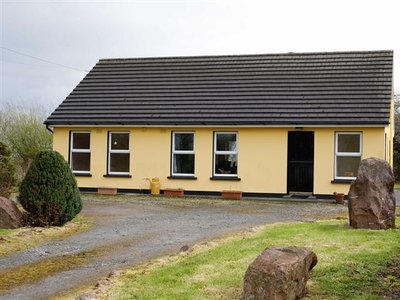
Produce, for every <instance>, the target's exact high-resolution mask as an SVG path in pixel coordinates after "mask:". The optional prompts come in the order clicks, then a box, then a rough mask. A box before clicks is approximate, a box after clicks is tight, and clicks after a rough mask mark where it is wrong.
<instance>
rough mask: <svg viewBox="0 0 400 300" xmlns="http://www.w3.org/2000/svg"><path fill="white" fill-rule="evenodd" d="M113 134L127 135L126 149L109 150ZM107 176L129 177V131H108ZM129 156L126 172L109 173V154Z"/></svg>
mask: <svg viewBox="0 0 400 300" xmlns="http://www.w3.org/2000/svg"><path fill="white" fill-rule="evenodd" d="M113 134H127V135H128V149H127V150H125V149H111V141H112V138H111V137H112V135H113ZM107 144H108V145H107V175H116V176H126V175H130V169H131V168H130V161H131V156H130V154H131V133H130V132H129V131H109V132H108V143H107ZM113 153H117V154H129V163H128V172H112V171H111V154H113Z"/></svg>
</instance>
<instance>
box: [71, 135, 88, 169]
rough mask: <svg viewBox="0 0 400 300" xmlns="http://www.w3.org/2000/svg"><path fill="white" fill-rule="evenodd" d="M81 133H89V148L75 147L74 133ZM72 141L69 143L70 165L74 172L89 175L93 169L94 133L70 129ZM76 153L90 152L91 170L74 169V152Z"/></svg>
mask: <svg viewBox="0 0 400 300" xmlns="http://www.w3.org/2000/svg"><path fill="white" fill-rule="evenodd" d="M79 133H85V134H89V149H75V148H74V135H75V134H79ZM69 137H70V143H69V167H70V168H71V171H72V173H73V174H77V175H87V174H90V170H91V166H92V164H91V160H92V133H91V131H86V130H71V131H70V135H69ZM74 153H89V170H87V171H86V170H85V171H83V170H74V169H73V168H72V167H73V162H74V160H73V154H74Z"/></svg>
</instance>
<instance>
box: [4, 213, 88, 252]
mask: <svg viewBox="0 0 400 300" xmlns="http://www.w3.org/2000/svg"><path fill="white" fill-rule="evenodd" d="M91 225H92V220H91V219H90V218H87V217H83V216H80V215H78V216H76V217H75V218H74V219H73V220H72V221H70V222H68V223H67V224H65V225H64V226H61V227H46V228H44V227H22V228H18V229H0V257H5V256H7V255H10V254H12V253H14V252H16V251H21V250H24V249H28V248H32V247H35V246H37V245H39V244H43V243H45V242H47V241H50V240H57V239H62V238H64V237H67V236H71V235H73V234H75V233H78V232H82V231H84V230H87V229H89V228H90V226H91Z"/></svg>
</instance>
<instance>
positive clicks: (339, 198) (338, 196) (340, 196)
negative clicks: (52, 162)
mask: <svg viewBox="0 0 400 300" xmlns="http://www.w3.org/2000/svg"><path fill="white" fill-rule="evenodd" d="M335 201H336V203H340V204H341V203H343V202H344V194H343V193H335Z"/></svg>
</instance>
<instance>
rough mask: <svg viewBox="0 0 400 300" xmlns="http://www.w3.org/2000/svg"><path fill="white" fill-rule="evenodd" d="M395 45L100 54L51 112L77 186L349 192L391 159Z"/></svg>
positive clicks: (50, 121)
mask: <svg viewBox="0 0 400 300" xmlns="http://www.w3.org/2000/svg"><path fill="white" fill-rule="evenodd" d="M392 76H393V51H355V52H332V53H285V54H265V55H264V54H263V55H232V56H199V57H157V58H130V59H101V60H100V61H99V62H98V63H97V64H96V65H95V66H94V68H93V69H92V70H91V71H90V72H89V73H88V74H87V76H86V77H85V78H84V79H83V80H82V81H81V82H80V83H79V84H78V86H77V87H76V88H75V89H74V90H73V91H72V92H71V94H70V95H69V96H68V97H67V98H66V99H65V100H64V101H63V102H62V103H61V104H60V106H59V107H58V108H57V109H56V110H55V111H54V112H53V113H52V114H51V115H50V116H49V117H48V119H47V120H46V121H45V125H46V126H47V127H48V128H49V130H51V131H52V132H53V134H54V150H56V151H58V152H60V153H61V154H62V155H63V156H64V157H65V159H66V160H68V162H69V164H70V166H71V169H72V171H73V172H74V174H75V175H76V178H77V181H78V185H79V187H80V189H81V190H82V191H96V190H97V188H98V187H116V188H118V191H119V192H148V191H149V188H150V186H149V180H148V179H151V178H158V180H159V184H160V187H161V191H163V190H164V189H167V188H181V189H184V190H185V194H205V195H219V193H220V192H221V191H222V190H240V191H243V195H244V196H246V195H247V196H275V197H276V196H279V197H283V196H286V197H287V196H288V195H291V194H296V193H302V194H305V195H309V196H313V197H315V196H317V197H327V196H331V195H332V194H333V192H334V191H337V192H345V193H346V192H347V191H348V188H349V184H350V182H351V181H352V180H353V179H354V178H355V177H356V175H357V169H358V165H359V162H360V160H361V159H363V158H367V157H371V156H374V157H378V158H381V159H385V160H387V161H388V162H389V163H390V164H392V160H393V158H392V156H393V153H392V147H393V143H392V141H393V134H394V122H393V88H392V85H393V81H392V80H393V78H392Z"/></svg>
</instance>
